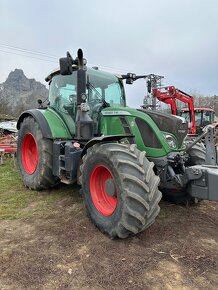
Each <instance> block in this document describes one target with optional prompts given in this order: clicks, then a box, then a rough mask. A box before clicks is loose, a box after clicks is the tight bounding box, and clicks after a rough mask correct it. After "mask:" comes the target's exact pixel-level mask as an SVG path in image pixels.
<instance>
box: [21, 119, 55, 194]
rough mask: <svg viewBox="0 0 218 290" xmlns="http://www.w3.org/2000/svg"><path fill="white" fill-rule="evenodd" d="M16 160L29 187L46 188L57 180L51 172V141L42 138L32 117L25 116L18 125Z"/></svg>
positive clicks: (25, 183)
mask: <svg viewBox="0 0 218 290" xmlns="http://www.w3.org/2000/svg"><path fill="white" fill-rule="evenodd" d="M17 160H18V165H19V167H20V171H21V174H22V177H23V182H24V185H25V186H27V187H29V188H30V189H35V190H41V189H46V188H49V187H52V186H54V185H56V184H57V183H58V182H59V179H58V178H57V177H55V176H54V175H53V174H52V141H51V140H49V139H45V138H43V135H42V132H41V130H40V127H39V125H38V123H37V122H36V121H35V120H34V119H33V118H32V117H27V118H25V119H24V120H23V122H22V123H21V125H20V130H19V133H18V148H17Z"/></svg>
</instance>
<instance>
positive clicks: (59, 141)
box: [17, 50, 218, 238]
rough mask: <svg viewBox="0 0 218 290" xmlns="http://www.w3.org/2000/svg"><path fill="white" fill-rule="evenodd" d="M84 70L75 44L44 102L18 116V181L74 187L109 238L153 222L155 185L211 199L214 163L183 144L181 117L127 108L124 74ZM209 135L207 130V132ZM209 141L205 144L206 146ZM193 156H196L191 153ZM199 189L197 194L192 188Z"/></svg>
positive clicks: (37, 185)
mask: <svg viewBox="0 0 218 290" xmlns="http://www.w3.org/2000/svg"><path fill="white" fill-rule="evenodd" d="M145 77H146V76H136V75H135V74H131V73H128V74H126V75H121V76H116V75H112V74H110V73H106V72H103V71H99V70H98V69H96V68H88V67H87V66H86V60H85V59H84V58H83V53H82V50H79V51H78V55H77V57H76V58H75V60H74V59H73V58H72V57H71V55H70V54H69V53H67V57H65V58H61V59H60V70H56V71H54V72H52V73H51V74H50V75H49V76H48V77H47V78H46V81H49V85H50V89H49V102H50V103H49V105H48V107H45V108H42V107H40V108H39V109H35V110H29V111H26V112H24V113H23V114H22V115H21V116H20V118H19V120H18V125H17V126H18V129H19V134H18V151H17V158H18V164H19V167H20V170H21V173H22V177H23V182H24V184H25V186H27V187H29V188H31V189H34V190H42V189H45V188H49V187H53V186H55V185H56V184H58V183H59V182H64V183H73V182H76V181H77V182H78V183H79V184H80V185H81V188H82V189H81V192H82V194H83V197H84V201H85V205H86V208H87V211H88V213H89V216H90V218H91V220H92V221H93V222H94V224H95V225H96V226H97V227H98V228H99V229H100V230H101V231H103V232H106V233H107V234H108V235H109V236H110V237H112V238H115V237H119V238H126V237H128V236H129V235H134V234H137V233H138V232H141V231H143V230H145V229H146V228H148V227H149V226H150V225H151V224H153V223H154V221H155V218H156V217H157V215H158V213H159V210H160V208H159V205H158V204H159V201H160V199H161V192H160V190H162V191H165V190H166V191H168V192H170V191H173V192H174V193H173V195H174V196H177V194H178V192H180V191H181V190H182V191H185V196H184V197H183V199H184V198H185V200H186V199H187V198H188V199H190V200H193V199H196V198H205V199H213V200H217V199H218V196H217V195H216V193H215V189H214V188H217V187H218V179H217V176H218V169H217V167H216V165H214V166H212V165H210V166H205V165H202V166H201V164H202V163H201V164H199V163H200V161H202V160H203V163H205V158H206V161H207V162H208V163H209V164H212V160H211V159H209V158H208V154H209V153H208V152H210V153H211V152H212V154H214V152H213V151H212V149H211V150H209V151H208V152H207V154H205V152H204V150H203V149H202V148H197V153H198V154H197V156H198V157H199V156H200V155H201V159H199V158H198V159H197V162H196V159H192V155H193V154H192V153H193V152H194V153H196V151H195V150H196V144H192V145H190V146H189V148H186V145H185V142H184V140H185V138H186V135H187V123H185V122H184V121H183V119H182V118H178V117H175V116H172V115H167V114H163V113H160V112H154V111H150V110H143V109H133V108H128V107H127V106H126V100H125V93H124V88H123V80H126V82H127V84H132V83H133V82H134V81H135V80H137V79H139V78H145ZM207 134H208V133H207ZM209 147H210V148H212V147H213V145H211V144H210V145H209ZM209 147H208V148H209ZM195 155H196V154H195ZM198 192H200V193H199V194H198Z"/></svg>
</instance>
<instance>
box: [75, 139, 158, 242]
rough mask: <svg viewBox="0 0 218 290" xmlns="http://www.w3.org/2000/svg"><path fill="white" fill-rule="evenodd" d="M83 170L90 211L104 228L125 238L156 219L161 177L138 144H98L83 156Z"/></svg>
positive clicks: (84, 193) (84, 194)
mask: <svg viewBox="0 0 218 290" xmlns="http://www.w3.org/2000/svg"><path fill="white" fill-rule="evenodd" d="M81 172H82V175H81V184H82V193H83V196H84V201H85V205H86V208H87V212H88V214H89V216H90V218H91V220H92V221H93V223H94V224H95V225H96V226H97V227H98V228H99V229H100V230H101V231H102V232H105V233H107V234H108V235H109V236H110V237H111V238H116V237H119V238H126V237H128V236H130V235H135V234H137V233H138V232H141V231H142V230H144V229H146V228H148V227H149V226H150V225H151V224H153V223H154V221H155V218H156V216H157V215H158V213H159V211H160V208H159V205H158V203H159V201H160V199H161V193H160V192H159V190H158V184H159V177H158V176H156V175H155V174H154V171H153V163H152V162H149V161H148V160H147V158H146V157H145V153H144V152H141V151H139V150H138V149H137V148H136V145H134V144H133V145H126V144H120V143H103V144H102V143H101V144H96V145H94V146H93V147H91V148H89V149H88V150H87V154H86V155H85V156H84V157H83V164H82V165H81Z"/></svg>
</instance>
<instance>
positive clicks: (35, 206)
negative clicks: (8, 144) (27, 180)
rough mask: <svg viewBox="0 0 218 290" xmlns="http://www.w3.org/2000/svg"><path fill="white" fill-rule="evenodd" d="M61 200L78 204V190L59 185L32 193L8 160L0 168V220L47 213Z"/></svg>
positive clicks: (16, 168)
mask: <svg viewBox="0 0 218 290" xmlns="http://www.w3.org/2000/svg"><path fill="white" fill-rule="evenodd" d="M63 199H67V200H68V199H69V203H78V202H79V203H80V202H81V196H80V194H79V190H78V188H76V187H75V186H72V185H68V186H66V185H60V186H58V187H57V188H54V189H50V190H45V191H39V192H38V191H32V190H29V189H27V188H25V187H24V186H23V182H22V178H21V174H20V171H19V169H18V166H17V164H16V165H15V166H14V164H13V160H11V159H10V158H8V159H6V160H5V163H4V164H3V165H1V166H0V220H2V219H4V220H5V219H9V220H12V219H27V218H31V217H33V216H35V215H41V214H45V213H48V212H49V211H51V210H52V207H53V205H54V204H55V203H56V202H58V201H60V200H63Z"/></svg>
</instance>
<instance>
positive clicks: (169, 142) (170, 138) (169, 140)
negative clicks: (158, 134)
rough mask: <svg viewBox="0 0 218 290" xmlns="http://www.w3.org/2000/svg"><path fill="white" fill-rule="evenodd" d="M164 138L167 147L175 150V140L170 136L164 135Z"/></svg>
mask: <svg viewBox="0 0 218 290" xmlns="http://www.w3.org/2000/svg"><path fill="white" fill-rule="evenodd" d="M164 137H165V139H166V141H167V143H168V145H169V147H170V148H172V149H176V147H177V144H176V141H175V139H174V138H173V137H172V136H171V135H164Z"/></svg>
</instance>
